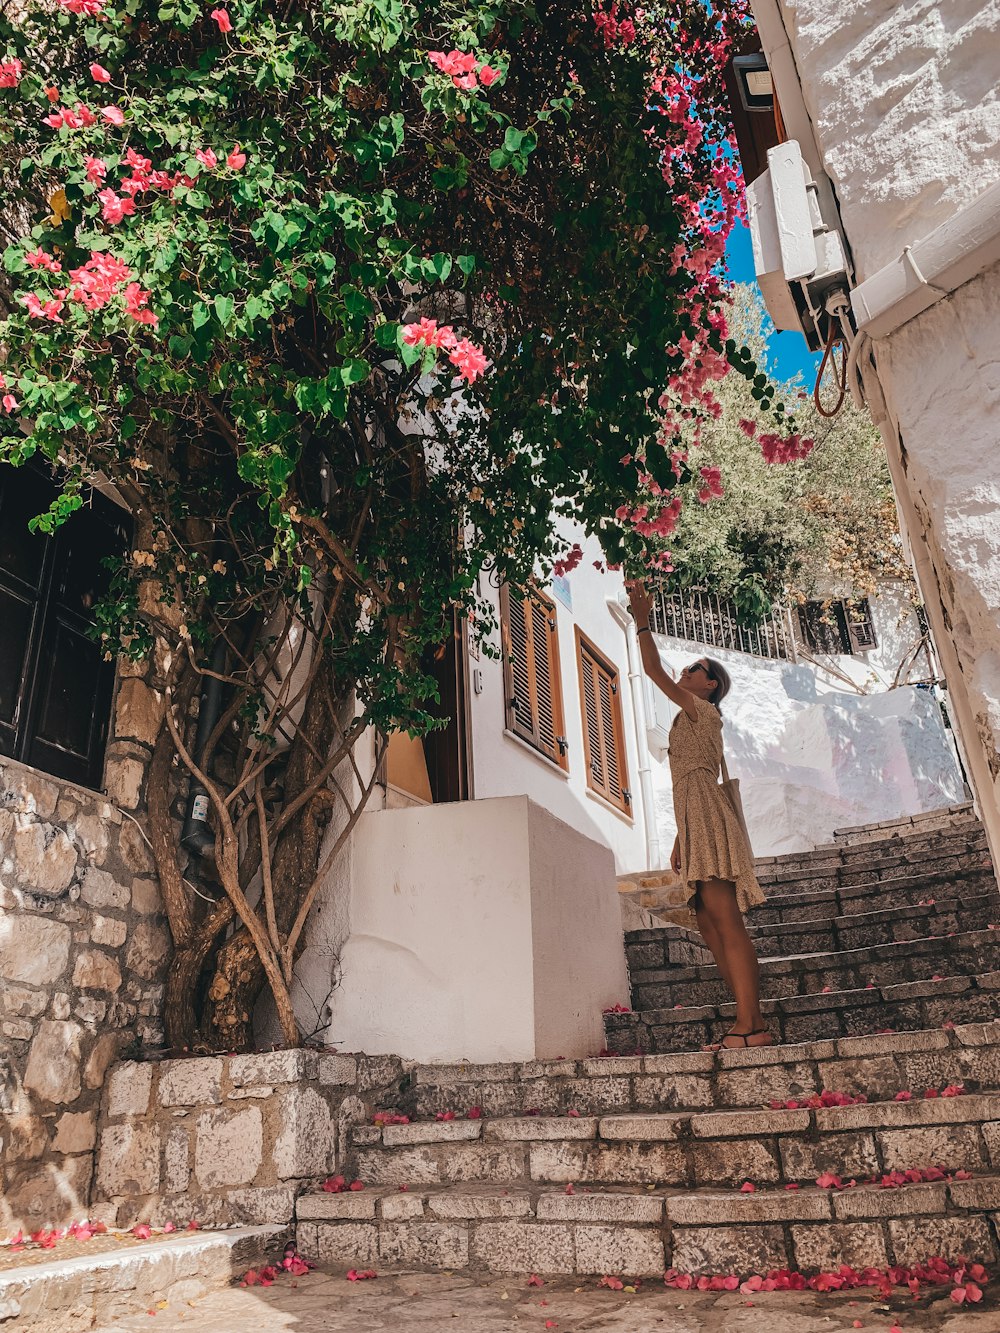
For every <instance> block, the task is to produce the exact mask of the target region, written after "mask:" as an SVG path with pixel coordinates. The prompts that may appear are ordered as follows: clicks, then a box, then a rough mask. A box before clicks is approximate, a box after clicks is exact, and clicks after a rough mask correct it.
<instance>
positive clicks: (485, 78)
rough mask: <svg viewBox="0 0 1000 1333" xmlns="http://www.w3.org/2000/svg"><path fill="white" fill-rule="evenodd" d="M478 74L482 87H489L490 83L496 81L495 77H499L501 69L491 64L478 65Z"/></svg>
mask: <svg viewBox="0 0 1000 1333" xmlns="http://www.w3.org/2000/svg"><path fill="white" fill-rule="evenodd" d="M478 74H479V82H480V83H481V84H482V85H483V87H484V88H489V87H490V85H491V84H494V83H496V81H497V79H499V77H500V74H501V71H500V70H498V69H494V68H493V66H492V65H480V66H479V70H478Z"/></svg>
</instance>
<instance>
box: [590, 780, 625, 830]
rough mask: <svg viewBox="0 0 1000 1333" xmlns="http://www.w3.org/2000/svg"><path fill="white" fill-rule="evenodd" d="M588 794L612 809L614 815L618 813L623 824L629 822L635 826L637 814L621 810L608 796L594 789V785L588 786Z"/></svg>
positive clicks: (609, 809)
mask: <svg viewBox="0 0 1000 1333" xmlns="http://www.w3.org/2000/svg"><path fill="white" fill-rule="evenodd" d="M587 796H588V797H589V799H590V800H592V801H596V802H597V804H598V805H599V806H601V807H603V809H605V810H608V811H610V812H611V814H613V815H617V817H618V818H619V819H620V820H621V821H622V823H623V824H628V826H629V828H635V815H630V814H626V812H625V811H624V810H620V809H619V808H618V806H617V805H612V804H611V802H610V801H609V800H608V798H607V797H606V796H602V795H601V794H600V793H599V792H596V791H594V789H593V787H588V788H587Z"/></svg>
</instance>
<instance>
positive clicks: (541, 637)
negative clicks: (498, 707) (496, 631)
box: [500, 587, 569, 769]
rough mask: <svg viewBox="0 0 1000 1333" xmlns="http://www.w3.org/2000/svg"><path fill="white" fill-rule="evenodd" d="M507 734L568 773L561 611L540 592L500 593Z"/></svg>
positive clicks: (505, 591)
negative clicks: (558, 626) (558, 631)
mask: <svg viewBox="0 0 1000 1333" xmlns="http://www.w3.org/2000/svg"><path fill="white" fill-rule="evenodd" d="M500 620H501V626H502V633H503V648H504V654H503V657H504V692H505V695H506V698H505V710H506V720H507V727H508V730H510V731H512V732H514V734H515V735H517V736H520V737H521V738H522V739H523V740H526V741H527V742H528V744H529V745H532V746H534V748H535V749H536V750H538V752H539V753H540V754H543V755H545V757H546V758H547V759H551V760H552V761H553V763H556V764H558V765H559V767H560V768H564V769H565V768H568V767H569V761H568V759H567V757H566V752H567V745H566V737H565V735H564V730H565V729H564V726H563V702H562V684H561V679H560V673H559V640H558V637H557V634H556V608H555V605H554V603H552V602H550V601H549V600H548V598H546V597H543V596H542V595H541V594H540V593H532V594H531V595H530V596H529V597H518V596H517V595H516V594H513V595H512V594H510V593H508V591H507V588H506V587H504V588H502V589H501V592H500Z"/></svg>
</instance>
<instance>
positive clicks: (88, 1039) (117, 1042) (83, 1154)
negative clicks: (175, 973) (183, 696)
mask: <svg viewBox="0 0 1000 1333" xmlns="http://www.w3.org/2000/svg"><path fill="white" fill-rule="evenodd" d="M161 708H162V703H161V699H160V697H159V696H158V695H157V694H156V693H155V692H154V691H153V690H152V689H150V688H149V687H148V686H147V685H146V683H145V682H144V681H143V680H141V679H139V678H137V677H135V676H125V677H124V678H123V679H122V681H121V684H120V688H119V693H118V700H117V704H116V712H115V724H114V728H113V739H112V741H111V743H110V745H109V747H108V757H107V763H106V768H105V792H106V794H101V793H97V792H93V791H89V790H86V789H84V788H81V787H77V786H75V785H74V784H72V783H68V782H63V781H60V780H58V779H55V778H51V777H47V776H45V775H44V774H41V773H38V772H36V771H35V770H33V769H30V768H27V767H25V766H24V765H23V764H19V763H16V762H15V761H13V760H10V759H6V758H2V757H0V1195H2V1197H0V1234H2V1233H3V1232H5V1231H6V1230H8V1228H13V1229H16V1228H17V1227H18V1226H20V1225H26V1226H31V1227H33V1228H34V1227H37V1226H39V1225H41V1224H43V1223H49V1224H55V1223H64V1222H66V1221H67V1220H69V1219H71V1218H73V1217H80V1216H82V1215H83V1214H85V1213H86V1211H87V1204H88V1199H89V1191H90V1186H91V1178H92V1172H93V1158H94V1144H95V1137H96V1131H97V1112H98V1105H99V1102H100V1096H101V1087H102V1084H103V1082H104V1078H105V1074H106V1071H107V1069H108V1067H109V1065H111V1063H112V1062H113V1061H115V1060H117V1059H120V1058H121V1057H122V1055H123V1054H124V1053H127V1052H128V1050H129V1049H130V1048H134V1049H138V1048H139V1047H141V1046H146V1045H148V1046H157V1045H159V1044H161V1042H162V1035H163V1034H162V1026H161V1022H160V1012H161V1006H162V998H163V980H164V974H165V970H166V965H167V961H168V957H169V933H168V930H167V926H166V921H165V919H164V917H163V915H162V912H163V907H162V901H161V897H160V891H159V885H158V883H157V880H156V877H155V874H154V865H153V858H152V854H151V852H150V850H149V846H148V843H147V841H146V838H145V835H144V832H143V827H142V825H143V812H144V804H143V802H144V792H143V784H144V777H145V773H146V769H147V766H148V763H149V759H150V755H151V752H152V745H153V744H154V742H155V739H156V734H157V731H158V728H159V725H160V712H161Z"/></svg>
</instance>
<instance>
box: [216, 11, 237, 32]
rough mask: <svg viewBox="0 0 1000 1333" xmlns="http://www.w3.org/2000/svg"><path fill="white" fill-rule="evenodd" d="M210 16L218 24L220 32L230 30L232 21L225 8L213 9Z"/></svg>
mask: <svg viewBox="0 0 1000 1333" xmlns="http://www.w3.org/2000/svg"><path fill="white" fill-rule="evenodd" d="M211 17H212V18H213V19H215V21H216V23H217V24H218V25H219V31H220V32H232V30H233V21H232V19H231V18H230V17H229V11H228V10H227V9H213V10H212V13H211Z"/></svg>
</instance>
